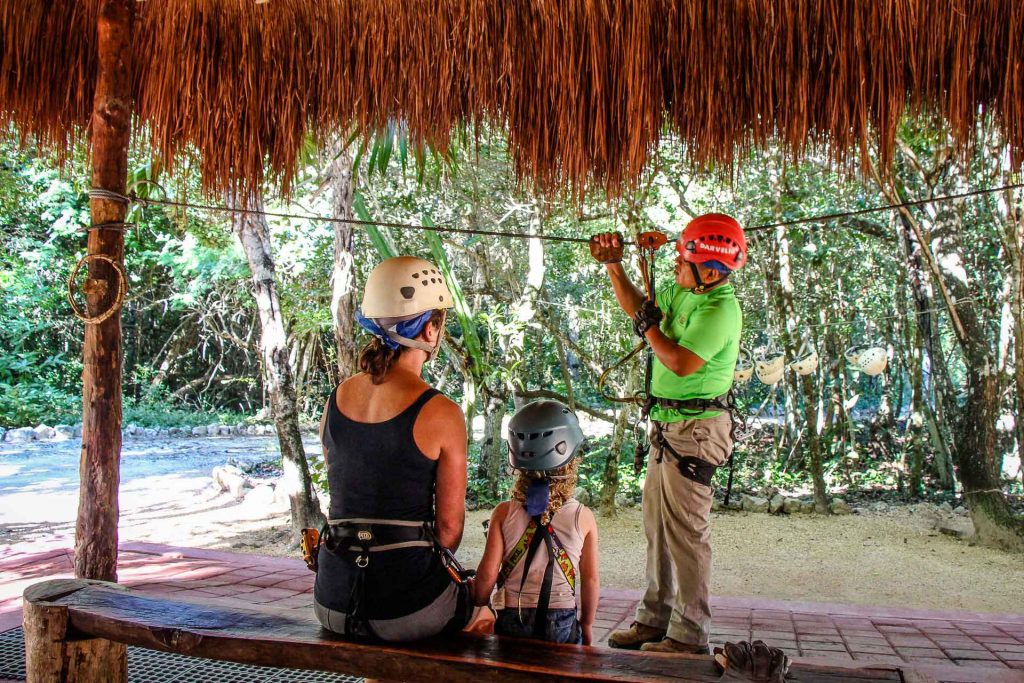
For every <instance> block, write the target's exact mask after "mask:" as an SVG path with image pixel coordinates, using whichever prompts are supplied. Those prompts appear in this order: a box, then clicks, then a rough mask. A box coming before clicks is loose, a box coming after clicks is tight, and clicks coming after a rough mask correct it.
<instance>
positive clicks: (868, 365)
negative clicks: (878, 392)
mask: <svg viewBox="0 0 1024 683" xmlns="http://www.w3.org/2000/svg"><path fill="white" fill-rule="evenodd" d="M888 362H889V354H888V353H886V351H885V349H883V348H882V347H881V346H871V347H869V348H866V349H864V350H863V351H861V352H860V355H859V356H858V357H857V367H858V368H860V370H861V372H863V373H864V374H865V375H867V376H869V377H874V376H876V375H880V374H882V373H883V372H885V366H886V365H887V364H888Z"/></svg>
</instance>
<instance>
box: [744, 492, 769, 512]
mask: <svg viewBox="0 0 1024 683" xmlns="http://www.w3.org/2000/svg"><path fill="white" fill-rule="evenodd" d="M742 500H743V503H742V504H743V509H744V510H746V511H747V512H768V500H767V499H766V498H761V497H760V496H749V495H746V494H744V496H743V499H742Z"/></svg>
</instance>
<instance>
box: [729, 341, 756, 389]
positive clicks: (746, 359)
mask: <svg viewBox="0 0 1024 683" xmlns="http://www.w3.org/2000/svg"><path fill="white" fill-rule="evenodd" d="M753 374H754V363H753V362H752V361H751V360H750V352H749V351H747V350H746V349H743V348H741V349H740V355H739V356H737V358H736V370H735V371H734V372H733V373H732V378H733V380H734V381H735V382H736V383H738V384H746V383H747V382H749V381H750V378H751V377H752V376H753Z"/></svg>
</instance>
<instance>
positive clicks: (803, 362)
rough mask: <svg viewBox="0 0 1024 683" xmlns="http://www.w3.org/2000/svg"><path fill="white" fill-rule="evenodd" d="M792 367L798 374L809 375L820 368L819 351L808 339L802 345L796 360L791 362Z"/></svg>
mask: <svg viewBox="0 0 1024 683" xmlns="http://www.w3.org/2000/svg"><path fill="white" fill-rule="evenodd" d="M789 367H790V369H791V370H792V371H793V372H795V373H796V374H798V375H809V374H811V373H812V372H814V371H815V370H817V369H818V352H817V351H815V350H814V348H812V347H811V345H810V344H808V343H807V342H806V341H804V343H803V344H801V346H800V352H799V353H798V354H797V357H796V360H794V361H793V362H792V363H790V364H789Z"/></svg>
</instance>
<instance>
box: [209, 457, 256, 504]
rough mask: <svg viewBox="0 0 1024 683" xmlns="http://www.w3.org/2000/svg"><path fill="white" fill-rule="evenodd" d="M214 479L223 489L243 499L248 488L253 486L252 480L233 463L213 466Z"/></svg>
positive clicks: (233, 496) (237, 498)
mask: <svg viewBox="0 0 1024 683" xmlns="http://www.w3.org/2000/svg"><path fill="white" fill-rule="evenodd" d="M212 475H213V481H214V483H215V484H217V486H219V487H220V490H221V491H227V492H228V493H230V494H231V497H232V498H235V499H236V500H241V499H242V498H243V497H244V496H245V493H246V489H250V488H252V482H251V481H249V479H248V478H247V477H245V476H243V475H242V473H241V470H239V469H238V468H237V467H232V466H231V465H225V466H224V467H214V468H213V473H212Z"/></svg>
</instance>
